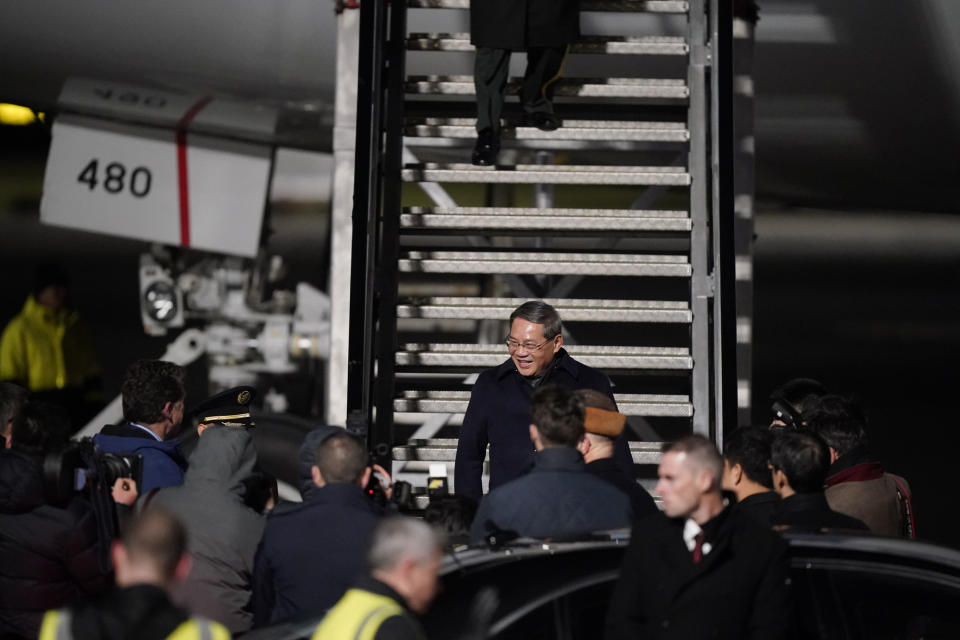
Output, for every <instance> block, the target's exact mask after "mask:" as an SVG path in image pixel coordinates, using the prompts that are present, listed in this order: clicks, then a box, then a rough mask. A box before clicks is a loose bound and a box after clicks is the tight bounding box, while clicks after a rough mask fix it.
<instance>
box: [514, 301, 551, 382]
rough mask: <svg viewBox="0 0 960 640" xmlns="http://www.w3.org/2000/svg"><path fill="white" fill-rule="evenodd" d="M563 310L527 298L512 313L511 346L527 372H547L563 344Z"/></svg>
mask: <svg viewBox="0 0 960 640" xmlns="http://www.w3.org/2000/svg"><path fill="white" fill-rule="evenodd" d="M562 331H563V324H562V323H561V322H560V314H559V313H557V310H556V309H554V308H553V307H551V306H550V305H548V304H547V303H546V302H541V301H539V300H531V301H529V302H524V303H523V304H522V305H520V306H519V307H517V308H516V309H514V311H513V313H511V314H510V333H509V334H508V335H507V338H506V343H507V348H508V349H509V350H510V358H511V359H512V360H513V363H514V364H515V365H517V370H518V371H519V372H520V373H521V374H522V375H524V376H527V377H530V376H539V375H543V374H544V373H545V372H546V370H547V368H548V367H549V366H550V363H551V362H553V357H554V356H555V355H556V353H557V352H558V351H559V350H560V347H562V346H563V333H562Z"/></svg>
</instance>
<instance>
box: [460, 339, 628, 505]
mask: <svg viewBox="0 0 960 640" xmlns="http://www.w3.org/2000/svg"><path fill="white" fill-rule="evenodd" d="M540 384H541V385H556V386H558V387H564V388H567V389H594V390H596V391H600V392H601V393H605V394H606V395H608V396H610V398H611V399H612V398H613V390H612V388H611V387H610V380H609V379H608V378H607V376H606V375H604V374H603V373H601V372H600V371H597V370H596V369H591V368H590V367H588V366H586V365H584V364H581V363H579V362H577V361H576V360H574V359H573V358H571V357H570V356H569V355H567V352H566V350H565V349H560V351H558V352H557V355H556V356H554V360H553V363H552V365H551V366H550V370H549V371H548V372H547V373H546V374H545V375H544V377H543V380H542V381H541V382H540ZM533 391H534V389H533V387H532V386H531V385H530V382H529V381H528V380H527V379H526V378H525V377H523V376H522V375H520V372H519V371H517V366H516V365H515V364H514V363H513V360H512V359H509V358H508V359H507V361H506V362H504V363H503V364H501V365H499V366H496V367H493V368H491V369H487V370H486V371H484V372H483V373H481V374H480V376H479V377H478V378H477V382H476V383H475V384H474V385H473V392H472V393H471V394H470V404H469V405H468V406H467V412H466V414H465V415H464V417H463V426H462V427H460V440H459V442H458V443H457V462H456V466H455V468H454V490H455V491H456V492H457V493H459V494H461V495H465V496H467V497H469V498H473V499H474V500H476V501H479V500H480V497H481V496H482V494H483V490H482V488H481V484H480V476H481V475H482V472H483V459H484V457H485V455H486V451H487V444H488V443H489V444H490V489H495V488H497V487H499V486H500V485H502V484H504V483H506V482H509V481H511V480H513V479H514V478H518V477H520V476H521V475H523V474H524V473H526V472H527V471H528V470H529V469H530V466H531V465H532V464H533V454H534V448H533V443H532V442H530V402H531V400H532V398H533ZM614 459H615V460H617V462H618V463H619V464H621V465H622V466H623V467H624V469H629V470H630V471H631V472H632V470H633V459H632V458H631V457H630V450H629V447H628V444H627V439H626V436H625V434H624V435H621V436H620V437H619V438H617V440H616V441H615V442H614Z"/></svg>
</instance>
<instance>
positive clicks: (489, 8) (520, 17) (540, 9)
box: [470, 0, 580, 165]
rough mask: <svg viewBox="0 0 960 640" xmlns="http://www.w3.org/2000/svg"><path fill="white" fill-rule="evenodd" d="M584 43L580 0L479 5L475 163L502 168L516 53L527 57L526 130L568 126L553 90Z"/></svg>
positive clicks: (478, 0) (475, 17)
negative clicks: (503, 121)
mask: <svg viewBox="0 0 960 640" xmlns="http://www.w3.org/2000/svg"><path fill="white" fill-rule="evenodd" d="M579 37H580V2H579V0H474V2H471V3H470V41H471V43H472V44H473V45H474V46H475V47H476V58H475V61H474V84H475V85H476V91H477V125H476V126H477V144H476V146H475V147H474V150H473V155H472V157H471V160H472V162H473V164H476V165H492V164H496V161H497V153H498V152H499V151H500V113H501V111H502V109H503V98H504V94H505V91H506V86H507V74H508V72H509V70H510V54H511V52H512V51H526V52H527V70H526V72H525V73H524V76H523V82H522V84H521V87H520V102H521V104H522V105H523V112H524V124H527V125H530V126H534V127H537V128H538V129H541V130H543V131H553V130H554V129H557V128H558V127H560V126H561V125H562V124H563V122H562V121H561V120H560V118H558V117H557V116H556V114H554V112H553V104H552V102H551V99H552V97H553V84H554V82H555V81H556V80H557V79H558V78H559V77H560V74H561V72H562V70H563V62H564V59H565V58H566V54H567V48H568V46H569V44H570V43H571V42H574V41H576V40H577V39H578V38H579Z"/></svg>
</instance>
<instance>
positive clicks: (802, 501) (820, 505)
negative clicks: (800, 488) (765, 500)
mask: <svg viewBox="0 0 960 640" xmlns="http://www.w3.org/2000/svg"><path fill="white" fill-rule="evenodd" d="M773 524H774V526H775V527H777V528H778V529H779V528H787V529H790V530H791V531H808V532H814V533H816V532H820V531H823V530H824V529H843V530H848V531H855V532H861V531H869V529H868V528H867V525H865V524H864V523H863V522H862V521H860V520H857V519H856V518H853V517H851V516H848V515H845V514H842V513H839V512H837V511H834V510H833V509H831V508H830V505H828V504H827V498H826V496H825V495H824V494H823V492H822V491H819V492H817V493H795V494H793V495H792V496H790V497H789V498H784V499H783V500H781V501H780V507H779V508H778V509H777V511H776V512H775V513H774V514H773Z"/></svg>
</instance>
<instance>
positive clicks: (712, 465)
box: [654, 435, 723, 524]
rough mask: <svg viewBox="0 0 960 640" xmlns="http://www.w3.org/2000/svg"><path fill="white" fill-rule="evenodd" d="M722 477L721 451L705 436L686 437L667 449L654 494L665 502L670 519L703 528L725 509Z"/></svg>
mask: <svg viewBox="0 0 960 640" xmlns="http://www.w3.org/2000/svg"><path fill="white" fill-rule="evenodd" d="M722 475H723V459H722V458H721V457H720V453H719V452H718V451H717V447H716V446H715V445H714V444H713V443H712V442H711V441H710V440H708V439H707V438H705V437H703V436H701V435H690V436H685V437H683V438H681V439H680V440H677V441H676V442H671V443H667V444H665V445H664V447H663V457H662V458H661V459H660V466H659V467H658V469H657V476H658V478H659V479H658V480H657V486H656V488H655V489H654V490H655V491H656V492H657V493H658V494H659V495H660V497H661V498H663V511H664V513H666V514H667V515H668V516H670V517H671V518H693V519H694V520H695V521H696V522H697V523H700V524H702V523H703V522H706V521H707V520H709V519H710V518H711V517H713V516H714V515H716V514H717V513H719V511H720V510H722V508H723V498H722V495H721V493H720V486H721V484H720V483H721V476H722Z"/></svg>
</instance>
